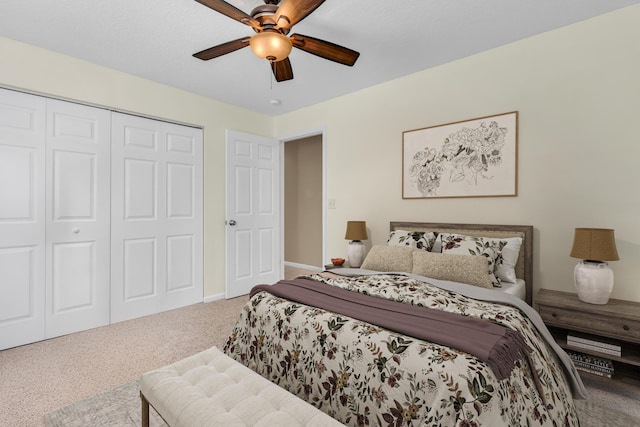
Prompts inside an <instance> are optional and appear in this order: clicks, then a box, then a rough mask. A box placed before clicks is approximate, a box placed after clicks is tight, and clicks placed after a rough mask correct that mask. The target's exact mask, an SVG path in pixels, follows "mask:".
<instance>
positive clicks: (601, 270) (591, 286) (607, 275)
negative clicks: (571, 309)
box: [573, 261, 613, 304]
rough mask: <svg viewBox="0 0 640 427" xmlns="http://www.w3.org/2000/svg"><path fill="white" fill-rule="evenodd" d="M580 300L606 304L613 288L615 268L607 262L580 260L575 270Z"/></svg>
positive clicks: (574, 275) (574, 277) (575, 280)
mask: <svg viewBox="0 0 640 427" xmlns="http://www.w3.org/2000/svg"><path fill="white" fill-rule="evenodd" d="M573 280H574V282H575V285H576V290H577V291H578V298H579V299H580V301H584V302H587V303H589V304H606V303H607V302H609V295H611V290H612V289H613V270H611V267H609V264H607V263H606V262H600V261H580V262H579V263H578V265H576V268H575V269H574V270H573Z"/></svg>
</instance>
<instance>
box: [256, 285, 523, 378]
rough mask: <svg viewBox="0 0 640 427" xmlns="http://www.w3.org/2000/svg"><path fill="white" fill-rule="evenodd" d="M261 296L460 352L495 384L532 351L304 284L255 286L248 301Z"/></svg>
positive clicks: (468, 327) (507, 333) (496, 331)
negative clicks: (472, 358) (485, 370)
mask: <svg viewBox="0 0 640 427" xmlns="http://www.w3.org/2000/svg"><path fill="white" fill-rule="evenodd" d="M263 291H266V292H269V293H270V294H272V295H275V296H277V297H281V298H286V299H289V300H292V301H296V302H299V303H301V304H306V305H309V306H313V307H317V308H321V309H324V310H327V311H331V312H334V313H338V314H343V315H345V316H349V317H351V318H354V319H358V320H361V321H364V322H367V323H371V324H373V325H377V326H380V327H382V328H385V329H389V330H391V331H394V332H398V333H401V334H404V335H408V336H411V337H414V338H418V339H421V340H425V341H430V342H433V343H437V344H440V345H445V346H448V347H451V348H455V349H458V350H460V351H464V352H466V353H469V354H471V355H473V356H475V357H477V358H478V359H480V360H482V361H483V362H485V363H486V364H487V365H488V366H489V367H490V368H491V369H492V370H493V372H494V373H495V375H496V377H497V378H498V379H499V380H503V379H505V378H507V377H508V376H509V375H510V373H511V371H512V370H513V368H514V366H515V363H516V361H518V360H520V359H522V358H524V357H526V356H527V355H528V354H529V353H531V351H532V350H531V349H530V348H529V346H527V344H526V342H525V341H524V338H523V337H522V335H521V334H520V333H519V332H518V331H514V330H511V329H509V328H506V327H504V326H501V325H498V324H495V323H492V322H489V321H486V320H480V319H475V318H471V317H466V316H462V315H459V314H454V313H448V312H444V311H440V310H435V309H431V308H427V307H420V306H415V305H409V304H403V303H401V302H396V301H390V300H385V299H382V298H376V297H372V296H369V295H364V294H360V293H357V292H351V291H348V290H345V289H340V288H336V287H333V286H331V285H327V284H325V283H321V282H316V281H313V280H309V279H294V280H281V281H279V282H278V283H276V284H275V285H258V286H255V287H254V288H253V289H252V290H251V294H250V295H251V297H253V296H254V295H255V294H256V293H258V292H263Z"/></svg>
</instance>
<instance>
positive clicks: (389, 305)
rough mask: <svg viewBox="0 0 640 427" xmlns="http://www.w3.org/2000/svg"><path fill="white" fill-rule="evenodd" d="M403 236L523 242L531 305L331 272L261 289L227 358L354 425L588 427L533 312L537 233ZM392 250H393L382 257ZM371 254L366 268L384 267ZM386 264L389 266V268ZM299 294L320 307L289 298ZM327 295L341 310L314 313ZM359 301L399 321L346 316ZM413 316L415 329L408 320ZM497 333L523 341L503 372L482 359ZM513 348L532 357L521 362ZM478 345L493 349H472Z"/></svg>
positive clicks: (559, 354) (456, 230) (578, 392)
mask: <svg viewBox="0 0 640 427" xmlns="http://www.w3.org/2000/svg"><path fill="white" fill-rule="evenodd" d="M398 230H402V231H403V232H405V231H408V232H411V233H413V232H417V233H430V232H435V233H437V234H438V235H440V234H442V236H443V239H444V240H443V242H444V243H443V244H444V245H446V246H447V247H449V246H452V245H450V244H449V243H450V242H451V240H446V239H447V238H448V239H451V238H452V236H459V235H463V236H470V238H473V239H476V240H478V239H480V237H483V238H489V237H490V238H491V239H494V238H495V239H498V240H499V241H500V242H501V244H502V243H504V241H505V240H504V239H509V238H513V237H519V238H520V239H521V247H520V250H519V252H518V256H517V262H516V265H515V266H513V268H514V271H515V272H516V276H517V278H518V279H520V280H521V281H524V282H523V285H524V287H525V295H524V298H518V297H516V296H514V295H511V294H510V293H509V292H505V291H503V290H502V288H500V289H491V288H487V287H484V286H483V287H480V286H470V285H467V284H464V283H458V282H455V281H450V280H444V279H441V278H439V279H436V278H430V277H425V276H422V275H417V274H414V273H413V271H407V269H408V268H404V269H403V270H402V271H393V270H391V269H390V268H384V267H385V265H380V268H381V270H380V269H377V270H375V271H373V270H366V269H365V270H362V269H339V270H332V271H329V272H324V273H320V274H312V275H310V276H306V277H301V278H298V279H295V280H293V281H281V282H282V283H281V282H279V283H278V284H276V285H274V286H268V285H264V286H260V287H256V288H255V289H254V291H253V292H252V293H253V295H252V297H251V298H250V300H249V302H248V303H247V305H246V306H245V307H244V308H243V310H242V312H241V314H240V318H239V319H238V321H237V323H236V325H235V327H234V328H233V330H232V332H231V334H230V336H229V339H228V341H227V343H226V345H225V347H224V351H225V353H227V354H228V355H229V356H231V357H232V358H234V359H235V360H237V361H239V362H241V363H243V364H244V365H246V366H248V367H249V368H251V369H253V370H254V371H256V372H258V373H259V374H261V375H262V376H264V377H265V378H267V379H269V380H271V381H272V382H274V383H276V384H278V385H280V386H282V387H283V388H285V389H287V390H288V391H290V392H292V393H293V394H296V395H297V396H299V397H301V398H302V399H304V400H306V401H307V402H309V403H311V404H312V405H314V406H316V407H317V408H319V409H321V410H322V411H324V412H326V413H327V414H329V415H331V416H332V417H333V418H335V419H337V420H338V421H340V422H342V423H343V424H346V425H354V426H360V425H362V426H365V425H381V426H443V427H445V426H447V427H449V426H492V427H493V426H526V425H531V426H533V425H536V426H578V425H579V420H578V418H577V413H576V410H575V406H574V404H573V398H584V397H585V392H584V387H583V385H582V383H581V381H580V378H579V376H578V375H577V373H576V371H575V368H574V367H573V365H572V364H571V362H570V361H569V359H568V357H567V356H566V354H565V353H564V352H563V351H562V350H561V349H560V348H559V347H558V346H557V345H556V344H555V342H554V341H553V339H551V337H550V335H549V333H548V331H547V330H546V328H545V327H544V324H543V323H542V321H541V320H540V318H539V316H537V314H536V313H535V311H533V309H532V308H531V306H530V304H527V303H526V302H529V303H530V301H531V288H532V271H533V269H532V239H533V227H531V226H503V225H475V224H440V223H415V222H412V223H407V222H392V223H391V226H390V236H391V235H392V234H393V232H394V231H398ZM435 233H434V234H435ZM420 235H422V234H420ZM391 240H392V239H391V237H390V240H389V241H390V242H391ZM480 240H482V239H480ZM447 242H449V243H447ZM484 243H485V244H486V241H485V242H484ZM429 244H433V242H430V243H429ZM380 246H384V245H380ZM389 246H392V245H391V243H389ZM465 250H466V249H465ZM385 251H386V249H385V248H384V247H383V248H381V252H380V253H386V252H385ZM403 251H404V252H406V253H410V254H411V255H412V257H414V256H415V257H418V258H415V259H421V258H419V257H422V256H423V255H425V254H424V253H423V252H424V251H416V250H415V248H413V249H411V250H409V249H398V251H397V252H398V253H400V252H403ZM373 252H375V251H374V248H372V250H371V251H370V253H369V254H368V255H367V258H366V259H365V262H364V263H363V267H365V266H366V264H367V261H368V260H369V259H370V258H371V259H372V260H373V259H374V256H373ZM418 252H420V253H418ZM394 253H395V252H394ZM428 256H429V257H435V256H438V255H436V254H431V255H428ZM471 258H473V260H474V262H476V261H478V258H479V257H467V258H465V260H469V259H471ZM412 259H413V258H412ZM429 259H431V258H429ZM440 259H444V258H440ZM455 259H456V260H458V259H459V258H455ZM387 261H388V258H383V264H384V262H387ZM400 261H402V262H405V261H406V259H401V260H400ZM372 262H373V261H372ZM487 263H488V261H485V264H483V265H484V268H486V265H487ZM369 264H371V262H370V263H369ZM371 265H374V264H371ZM395 265H399V264H393V263H392V266H395ZM416 265H417V264H416ZM455 270H458V269H457V268H456V269H455ZM290 282H291V283H290ZM301 288H304V292H306V293H309V294H313V296H311V297H309V296H302V295H300V296H299V295H298V294H295V295H293V294H287V293H279V292H281V291H282V292H284V290H287V292H289V290H293V291H295V292H299V291H300V289H301ZM317 293H323V294H324V293H326V294H327V295H329V294H330V295H329V296H328V297H327V298H329V299H332V298H333V300H332V301H333V302H332V303H331V302H327V304H328V305H327V306H324V305H323V304H325V302H324V300H323V302H322V303H316V301H317V296H316V294H317ZM305 295H306V294H305ZM351 296H353V298H354V300H358V301H361V300H363V301H364V302H363V303H362V305H369V304H370V303H371V305H381V306H384V308H383V309H384V310H390V311H385V312H382V313H391V314H390V315H389V316H387V315H386V314H380V313H381V312H376V314H375V315H373V317H367V316H370V313H369V312H368V311H367V312H366V314H361V311H363V310H360V305H359V304H360V302H358V304H356V308H354V309H353V310H354V311H342V310H343V305H344V304H350V307H352V306H353V304H354V303H353V302H352V301H346V299H348V298H350V297H351ZM305 298H311V299H309V300H306V299H305ZM322 298H325V296H324V295H323V297H322ZM336 301H338V302H336ZM331 304H337V305H335V306H334V305H331ZM322 307H325V308H322ZM334 307H338V308H336V309H334ZM397 307H400V309H398V308H397ZM376 309H378V308H376ZM344 310H347V309H346V308H345V309H344ZM349 310H351V308H350V309H349ZM363 312H364V311H363ZM414 312H417V313H418V314H416V316H418V317H416V318H415V319H417V320H416V321H415V322H414V320H413V319H414V318H413V317H412V318H411V319H410V320H407V319H406V318H404V317H402V316H409V315H410V313H414ZM345 313H346V314H345ZM424 313H427V314H428V315H425V316H424V317H425V318H424V319H423V318H421V317H420V316H423V315H424ZM411 315H413V314H411ZM394 316H401V317H402V319H401V320H398V322H397V323H398V324H403V325H405V326H407V327H409V328H410V329H411V328H412V329H411V331H410V332H407V331H405V330H404V329H401V328H400V327H398V328H396V324H395V323H394V322H396V320H395V317H394ZM431 316H433V317H431ZM441 316H444V317H441ZM370 319H379V322H375V321H372V320H370ZM467 322H469V323H467ZM391 323H393V324H391ZM449 323H451V325H449ZM379 324H382V325H384V326H380V325H379ZM440 325H447V326H446V328H449V327H452V328H454V329H451V330H449V329H445V328H440ZM485 327H491V328H492V332H491V333H490V334H489V333H488V332H486V331H484V328H485ZM456 328H457V329H456ZM476 328H477V329H476ZM494 328H495V329H499V332H498V333H497V334H498V335H500V334H502V333H503V331H504V334H505V335H504V337H506V336H508V337H511V338H513V339H514V340H515V338H517V339H518V340H519V341H518V340H515V341H509V342H508V343H507V344H506V345H504V343H503V345H502V347H501V348H502V349H505V348H506V349H507V350H513V351H512V352H511V353H513V354H510V355H509V357H513V358H511V359H510V358H508V357H506V356H505V358H500V362H498V363H496V359H492V358H491V357H489V358H487V357H486V354H487V353H483V351H484V350H486V349H484V347H486V346H485V345H484V343H485V342H489V341H491V340H492V339H494V338H493V337H494V336H495V335H493V329H494ZM432 329H433V331H431V330H432ZM476 331H478V332H477V333H476ZM516 331H517V332H516ZM414 332H415V333H416V335H414ZM423 332H424V333H425V334H426V336H422V335H421V334H422V333H423ZM429 334H435V335H434V336H437V338H434V339H432V336H431V335H429ZM483 334H485V335H483ZM416 336H418V338H416ZM461 337H463V338H461ZM504 337H502V336H500V338H498V339H497V340H498V341H500V340H502V339H503V338H504ZM441 339H442V342H441ZM448 340H454V341H455V344H452V343H451V342H450V341H448ZM515 342H521V343H524V348H526V349H527V350H526V351H520V350H519V348H520V344H518V345H515V344H514V343H515ZM476 345H477V346H478V347H483V350H480V349H475V348H472V347H474V346H476ZM489 347H490V348H489V349H488V352H489V353H488V354H490V355H493V354H495V347H493V348H491V346H490V345H489ZM496 347H497V344H496ZM516 349H518V350H516ZM501 357H502V356H501ZM505 360H506V361H505ZM505 366H507V367H508V369H506V370H505V368H504V367H505Z"/></svg>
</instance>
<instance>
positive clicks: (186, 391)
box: [140, 347, 342, 427]
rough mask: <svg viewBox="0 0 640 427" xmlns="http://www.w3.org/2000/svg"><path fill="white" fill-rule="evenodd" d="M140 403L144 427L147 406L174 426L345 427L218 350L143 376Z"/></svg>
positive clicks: (147, 423) (183, 360)
mask: <svg viewBox="0 0 640 427" xmlns="http://www.w3.org/2000/svg"><path fill="white" fill-rule="evenodd" d="M140 398H141V399H142V425H143V427H148V426H149V404H151V406H153V408H154V409H155V410H156V411H157V412H158V414H160V416H161V417H162V418H163V419H164V420H165V421H166V422H167V424H169V425H170V426H171V427H179V426H183V427H200V426H225V427H228V426H264V427H266V426H269V427H272V426H287V427H290V426H323V427H324V426H341V425H342V424H341V423H339V422H338V421H336V420H335V419H333V418H331V417H330V416H329V415H327V414H325V413H324V412H322V411H320V410H319V409H317V408H315V407H313V406H311V405H310V404H308V403H307V402H305V401H303V400H302V399H300V398H298V397H297V396H294V395H293V394H291V393H289V392H288V391H287V390H285V389H283V388H282V387H280V386H278V385H276V384H274V383H272V382H271V381H269V380H267V379H265V378H263V377H262V376H260V375H259V374H257V373H255V372H254V371H252V370H251V369H249V368H247V367H246V366H244V365H242V364H240V363H238V362H236V361H235V360H233V359H232V358H230V357H229V356H227V355H226V354H224V353H222V352H221V351H220V350H219V349H218V348H216V347H212V348H210V349H209V350H205V351H203V352H200V353H198V354H195V355H193V356H190V357H187V358H186V359H182V360H180V361H178V362H176V363H174V364H172V365H169V366H165V367H164V368H160V369H156V370H153V371H149V372H146V373H144V374H142V378H141V379H140Z"/></svg>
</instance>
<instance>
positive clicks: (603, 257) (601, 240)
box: [570, 228, 620, 261]
mask: <svg viewBox="0 0 640 427" xmlns="http://www.w3.org/2000/svg"><path fill="white" fill-rule="evenodd" d="M570 256H571V257H573V258H579V259H584V260H591V261H618V260H619V259H620V257H619V256H618V250H617V249H616V240H615V237H614V235H613V230H612V229H609V228H576V232H575V236H574V238H573V248H571V254H570Z"/></svg>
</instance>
